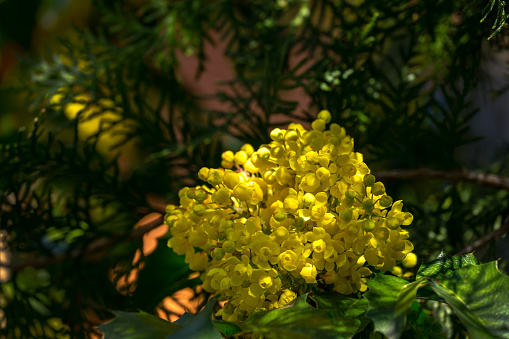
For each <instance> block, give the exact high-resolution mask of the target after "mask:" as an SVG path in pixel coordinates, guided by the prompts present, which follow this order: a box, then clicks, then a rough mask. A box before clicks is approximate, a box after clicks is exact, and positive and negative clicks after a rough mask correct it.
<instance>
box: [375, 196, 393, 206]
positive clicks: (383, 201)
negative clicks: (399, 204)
mask: <svg viewBox="0 0 509 339" xmlns="http://www.w3.org/2000/svg"><path fill="white" fill-rule="evenodd" d="M378 203H379V204H380V206H382V207H384V208H387V207H389V206H391V205H392V198H391V197H390V196H388V195H384V196H383V197H381V198H380V200H378Z"/></svg>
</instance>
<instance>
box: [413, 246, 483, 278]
mask: <svg viewBox="0 0 509 339" xmlns="http://www.w3.org/2000/svg"><path fill="white" fill-rule="evenodd" d="M479 264H480V262H479V260H477V258H476V257H475V256H474V255H473V254H471V253H470V254H466V255H463V256H460V257H451V256H449V255H447V254H445V253H444V252H442V253H440V254H439V256H438V257H437V258H436V259H435V260H433V261H432V262H430V263H429V264H422V266H421V267H420V268H419V271H418V272H417V279H419V278H421V277H429V278H431V279H441V278H442V277H443V276H445V275H447V274H449V273H450V272H452V271H454V270H457V269H459V268H462V267H466V266H471V265H479Z"/></svg>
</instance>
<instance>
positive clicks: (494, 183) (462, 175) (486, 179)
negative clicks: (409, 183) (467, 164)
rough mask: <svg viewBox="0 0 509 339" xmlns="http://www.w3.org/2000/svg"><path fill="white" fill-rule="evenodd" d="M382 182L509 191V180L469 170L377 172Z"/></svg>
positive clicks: (428, 169)
mask: <svg viewBox="0 0 509 339" xmlns="http://www.w3.org/2000/svg"><path fill="white" fill-rule="evenodd" d="M375 176H376V178H377V179H380V180H408V179H417V178H426V179H444V180H450V181H469V182H475V183H477V184H480V185H484V186H490V187H497V188H502V189H506V190H509V178H507V177H501V176H498V175H496V174H485V173H476V172H473V171H469V170H466V169H464V170H461V171H459V170H451V171H446V170H435V169H431V168H417V169H408V170H391V171H380V172H376V173H375Z"/></svg>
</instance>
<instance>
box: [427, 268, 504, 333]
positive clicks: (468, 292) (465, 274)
mask: <svg viewBox="0 0 509 339" xmlns="http://www.w3.org/2000/svg"><path fill="white" fill-rule="evenodd" d="M428 282H429V283H430V284H431V286H432V287H433V289H434V290H435V292H436V293H437V294H438V295H439V296H441V297H442V298H443V299H444V300H445V301H446V302H447V304H448V305H449V306H450V307H452V309H453V310H454V312H455V313H456V315H457V316H458V318H460V320H461V322H462V323H463V325H465V327H466V328H467V330H468V331H469V333H470V334H471V335H472V336H473V337H474V338H495V337H496V338H509V277H507V276H505V275H503V274H502V273H500V271H499V270H498V268H497V263H496V262H491V263H488V264H482V265H475V266H467V267H463V268H460V269H458V270H455V271H454V272H451V273H450V274H448V275H447V276H445V277H443V278H442V279H439V280H437V279H430V278H428Z"/></svg>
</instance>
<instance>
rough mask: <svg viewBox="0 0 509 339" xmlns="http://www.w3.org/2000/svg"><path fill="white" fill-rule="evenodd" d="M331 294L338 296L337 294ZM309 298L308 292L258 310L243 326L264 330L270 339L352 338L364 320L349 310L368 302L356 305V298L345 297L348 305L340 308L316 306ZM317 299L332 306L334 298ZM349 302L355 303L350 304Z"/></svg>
mask: <svg viewBox="0 0 509 339" xmlns="http://www.w3.org/2000/svg"><path fill="white" fill-rule="evenodd" d="M331 295H332V293H331ZM332 298H337V299H336V300H339V299H338V298H339V297H338V296H337V295H335V296H333V297H332ZM345 298H346V297H345ZM306 299H307V295H302V296H300V297H298V298H297V299H295V301H294V302H293V303H292V304H290V305H288V306H286V307H282V308H279V309H275V310H271V311H264V312H255V313H253V314H252V315H251V316H250V317H249V318H248V319H247V320H246V321H245V322H244V324H243V325H242V327H243V329H244V330H246V331H253V332H256V333H258V334H263V335H264V338H267V339H270V338H277V339H280V338H291V339H310V338H323V339H327V338H331V339H332V338H350V337H352V336H353V335H354V334H355V332H356V331H357V329H358V327H359V326H360V325H361V321H360V320H359V319H357V316H353V315H349V314H356V313H358V312H359V311H360V309H362V305H365V304H364V303H365V302H361V303H359V304H358V305H357V302H356V300H355V299H351V300H350V301H347V300H346V299H345V300H343V301H342V304H343V306H346V307H339V309H336V308H335V307H334V308H320V307H318V308H315V307H312V306H311V305H309V304H307V303H306ZM317 299H318V300H319V302H317V304H318V305H320V304H322V307H329V306H332V301H325V299H326V298H325V297H323V296H321V297H318V298H317ZM313 300H314V299H313ZM322 302H323V303H322ZM348 304H350V306H353V307H351V308H350V307H349V306H348ZM345 311H346V313H345ZM364 312H365V310H364Z"/></svg>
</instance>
